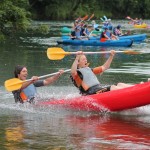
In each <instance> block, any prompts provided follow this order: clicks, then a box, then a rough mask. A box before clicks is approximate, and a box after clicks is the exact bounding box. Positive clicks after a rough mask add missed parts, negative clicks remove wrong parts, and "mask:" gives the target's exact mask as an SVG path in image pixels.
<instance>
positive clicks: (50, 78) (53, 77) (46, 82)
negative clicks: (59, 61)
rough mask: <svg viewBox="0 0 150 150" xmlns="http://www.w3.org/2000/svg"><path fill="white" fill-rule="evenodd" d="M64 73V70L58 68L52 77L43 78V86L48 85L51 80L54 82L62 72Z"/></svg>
mask: <svg viewBox="0 0 150 150" xmlns="http://www.w3.org/2000/svg"><path fill="white" fill-rule="evenodd" d="M63 73H64V70H59V73H58V74H56V75H54V76H52V77H49V78H47V79H45V80H44V81H43V82H44V86H45V85H49V84H51V83H53V82H55V81H56V80H57V79H58V78H59V77H60V76H61V75H62V74H63Z"/></svg>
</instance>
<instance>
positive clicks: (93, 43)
mask: <svg viewBox="0 0 150 150" xmlns="http://www.w3.org/2000/svg"><path fill="white" fill-rule="evenodd" d="M57 43H58V44H65V45H85V46H116V47H120V46H122V47H130V46H131V45H132V44H133V41H132V40H129V39H125V40H108V41H106V42H100V41H99V40H72V39H64V40H58V41H57Z"/></svg>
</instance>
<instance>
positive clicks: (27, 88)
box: [12, 65, 64, 103]
mask: <svg viewBox="0 0 150 150" xmlns="http://www.w3.org/2000/svg"><path fill="white" fill-rule="evenodd" d="M63 72H64V70H59V73H58V74H56V75H54V76H52V77H49V78H46V79H44V80H39V79H38V76H33V77H32V78H31V79H32V80H31V81H28V82H24V83H23V84H22V86H21V88H20V89H19V90H15V91H12V93H13V95H14V99H15V102H16V103H17V102H20V103H24V102H29V103H33V102H34V99H35V96H36V94H37V91H36V87H41V86H46V85H49V84H51V83H53V82H54V81H56V80H57V79H58V78H59V77H60V76H61V75H62V74H63ZM14 75H15V78H18V79H20V80H23V81H24V80H26V79H27V76H28V70H27V67H26V66H20V65H18V66H16V67H15V70H14Z"/></svg>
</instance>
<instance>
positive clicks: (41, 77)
mask: <svg viewBox="0 0 150 150" xmlns="http://www.w3.org/2000/svg"><path fill="white" fill-rule="evenodd" d="M70 70H71V69H68V70H65V71H64V73H65V72H69V71H70ZM56 74H59V72H55V73H51V74H47V75H43V76H40V77H38V78H39V79H43V78H46V77H50V76H54V75H56ZM28 81H32V79H28V80H25V82H28Z"/></svg>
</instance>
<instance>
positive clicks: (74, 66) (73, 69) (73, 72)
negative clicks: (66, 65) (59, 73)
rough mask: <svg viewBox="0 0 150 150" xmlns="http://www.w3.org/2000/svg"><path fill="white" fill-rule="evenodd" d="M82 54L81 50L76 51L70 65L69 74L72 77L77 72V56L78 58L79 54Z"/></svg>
mask: <svg viewBox="0 0 150 150" xmlns="http://www.w3.org/2000/svg"><path fill="white" fill-rule="evenodd" d="M81 54H83V52H82V51H78V52H77V55H76V58H75V60H74V62H73V64H72V66H71V75H72V77H73V78H74V77H75V76H76V74H77V68H78V62H79V58H80V55H81Z"/></svg>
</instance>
